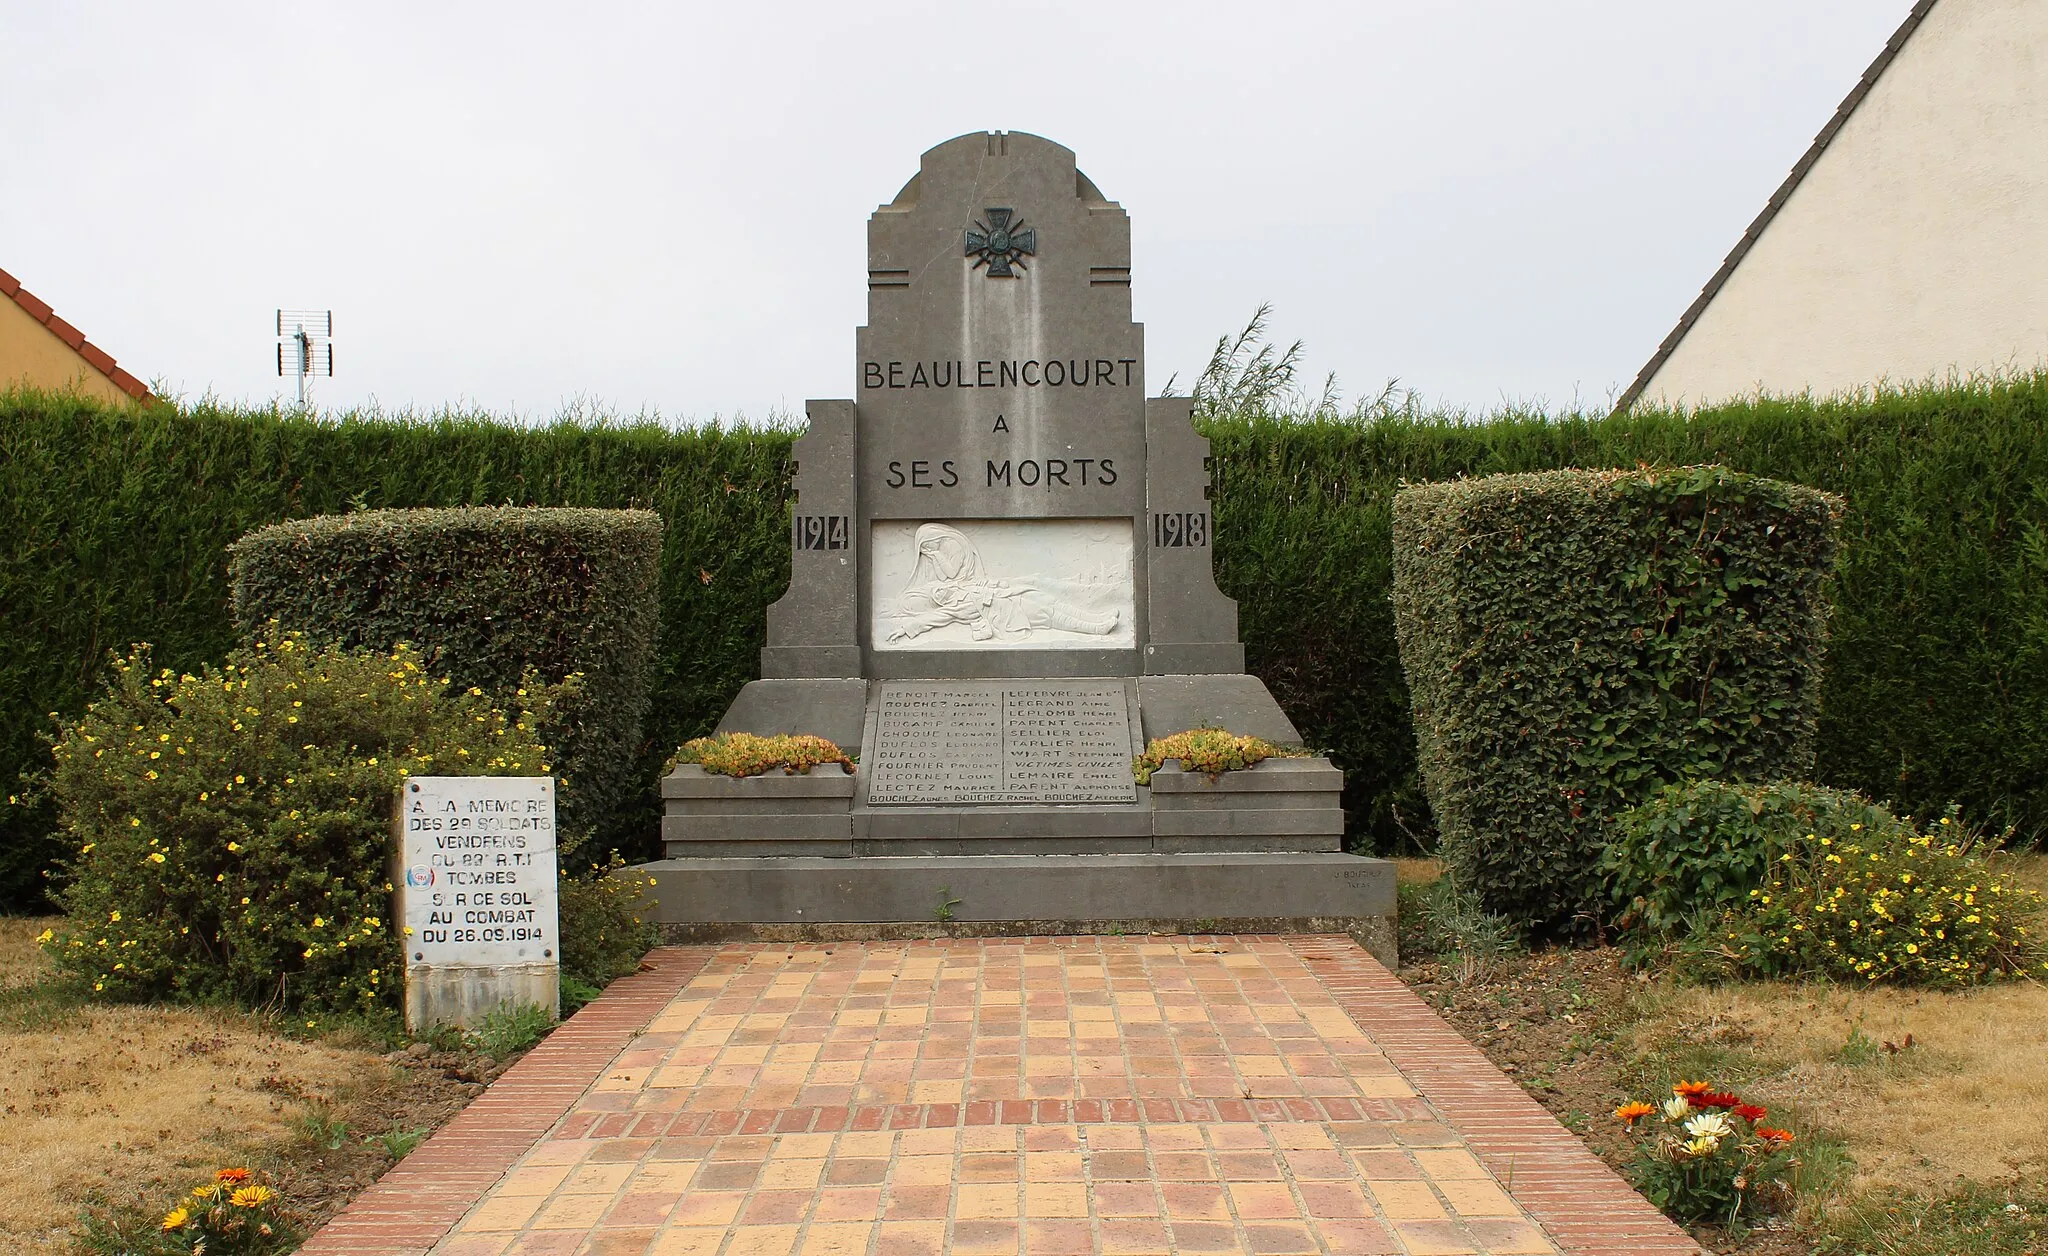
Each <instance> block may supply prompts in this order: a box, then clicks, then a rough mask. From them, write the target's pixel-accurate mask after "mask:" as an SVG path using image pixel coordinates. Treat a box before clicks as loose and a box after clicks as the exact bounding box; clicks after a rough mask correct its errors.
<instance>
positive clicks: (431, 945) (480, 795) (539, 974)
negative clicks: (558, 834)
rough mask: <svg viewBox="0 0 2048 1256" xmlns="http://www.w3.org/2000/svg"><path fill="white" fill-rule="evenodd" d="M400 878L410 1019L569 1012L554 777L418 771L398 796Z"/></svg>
mask: <svg viewBox="0 0 2048 1256" xmlns="http://www.w3.org/2000/svg"><path fill="white" fill-rule="evenodd" d="M392 825H393V827H394V828H395V829H396V830H397V832H396V834H395V836H396V838H397V841H396V842H395V843H394V844H393V852H392V862H393V864H394V865H395V866H394V867H393V868H392V870H391V883H392V885H393V886H394V887H395V892H396V897H397V899H398V902H397V911H396V912H395V915H396V916H397V918H398V920H399V922H400V923H401V924H402V925H403V926H404V928H405V1025H406V1028H407V1029H409V1030H411V1031H413V1032H414V1033H424V1032H426V1031H427V1030H428V1029H431V1028H433V1027H434V1026H437V1025H457V1026H460V1027H462V1028H465V1029H472V1028H475V1027H476V1026H478V1025H480V1024H482V1023H483V1019H484V1017H485V1016H486V1015H488V1014H489V1013H490V1012H492V1011H495V1010H498V1009H500V1008H505V1007H511V1006H517V1005H522V1004H534V1005H538V1006H540V1007H543V1008H546V1009H547V1011H548V1014H549V1015H555V1014H557V1013H559V1012H560V1010H561V980H562V955H561V938H560V932H559V927H558V926H559V914H560V913H559V908H560V903H559V898H558V894H557V883H556V868H555V781H554V778H553V777H550V776H415V777H413V778H412V779H410V780H408V781H407V782H406V783H405V786H404V788H402V789H400V790H399V792H398V806H397V808H396V810H395V811H394V812H393V815H392Z"/></svg>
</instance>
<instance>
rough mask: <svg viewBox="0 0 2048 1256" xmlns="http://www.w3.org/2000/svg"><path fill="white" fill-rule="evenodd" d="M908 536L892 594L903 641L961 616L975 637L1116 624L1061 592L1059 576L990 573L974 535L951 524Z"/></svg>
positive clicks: (1111, 628) (1103, 631) (1096, 631)
mask: <svg viewBox="0 0 2048 1256" xmlns="http://www.w3.org/2000/svg"><path fill="white" fill-rule="evenodd" d="M915 544H916V547H917V553H916V558H915V560H914V561H913V562H912V565H911V568H910V579H909V581H908V582H907V583H906V584H905V585H904V589H903V593H902V595H901V596H900V597H898V598H897V599H896V617H895V626H894V627H893V628H892V629H891V630H890V633H889V640H891V641H906V640H909V639H910V638H911V637H916V636H922V635H923V634H925V633H927V632H930V631H932V630H933V629H935V628H945V627H947V626H949V625H952V624H965V625H966V626H967V631H968V633H969V635H971V636H972V637H973V638H974V639H975V640H976V641H991V640H995V639H997V638H1001V639H1003V640H1006V641H1008V640H1016V639H1018V638H1020V637H1027V636H1029V635H1030V634H1031V632H1032V630H1033V629H1037V628H1057V629H1060V630H1061V631H1064V632H1078V633H1085V634H1087V635H1089V636H1097V637H1100V636H1107V635H1108V634H1110V633H1113V632H1115V631H1116V628H1117V618H1118V616H1117V612H1116V611H1114V610H1112V611H1110V612H1109V613H1108V614H1107V615H1091V614H1089V613H1088V612H1087V611H1085V610H1083V609H1080V608H1079V607H1077V606H1075V605H1073V604H1071V603H1069V602H1067V601H1064V600H1062V599H1061V597H1060V596H1059V586H1061V585H1063V584H1066V583H1068V582H1066V581H1062V580H1057V579H1048V578H1046V577H1042V576H1025V577H1021V578H1019V579H1016V580H997V579H994V578H992V577H991V576H990V575H989V574H988V570H987V568H985V567H984V566H983V565H982V561H981V554H980V552H979V551H978V550H976V549H975V548H974V542H972V541H970V540H968V539H967V537H966V535H965V534H964V533H962V532H961V531H960V530H959V529H958V528H952V527H948V526H947V525H945V524H943V523H927V524H923V525H921V526H920V527H919V528H918V530H917V535H916V537H915Z"/></svg>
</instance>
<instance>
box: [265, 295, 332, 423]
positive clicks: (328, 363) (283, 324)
mask: <svg viewBox="0 0 2048 1256" xmlns="http://www.w3.org/2000/svg"><path fill="white" fill-rule="evenodd" d="M277 373H278V375H279V376H280V377H282V376H286V375H289V376H291V377H292V378H293V379H296V380H297V381H298V383H299V406H300V408H301V409H303V408H304V407H305V405H306V380H307V379H308V378H309V377H311V376H314V375H325V376H327V377H328V378H329V379H332V378H334V311H333V310H279V311H278V312H277Z"/></svg>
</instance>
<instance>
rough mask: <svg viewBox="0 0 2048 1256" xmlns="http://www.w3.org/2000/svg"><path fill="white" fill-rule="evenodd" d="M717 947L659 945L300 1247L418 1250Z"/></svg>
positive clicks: (412, 1255)
mask: <svg viewBox="0 0 2048 1256" xmlns="http://www.w3.org/2000/svg"><path fill="white" fill-rule="evenodd" d="M716 953H717V948H715V947H697V946H688V947H663V948H661V949H660V950H657V951H654V952H652V953H650V954H649V955H648V956H647V959H646V961H645V963H644V964H643V966H642V970H641V971H640V972H637V973H634V974H633V975H632V976H629V977H622V978H620V979H619V980H618V981H615V982H613V983H612V984H611V985H610V986H609V987H607V988H606V990H605V992H604V994H603V995H602V996H600V997H599V998H598V999H597V1000H596V1001H595V1002H593V1003H591V1004H589V1005H587V1006H586V1007H584V1008H583V1009H582V1010H581V1011H579V1012H577V1013H576V1014H575V1015H574V1016H571V1017H570V1018H569V1019H568V1020H567V1021H565V1022H563V1023H562V1026H561V1028H559V1029H557V1030H555V1032H554V1033H552V1034H549V1035H548V1036H547V1038H546V1040H544V1041H543V1042H542V1043H541V1044H540V1045H539V1046H537V1047H535V1048H534V1049H533V1050H532V1051H529V1052H528V1053H527V1054H526V1055H525V1056H524V1057H523V1058H522V1059H521V1060H520V1061H519V1062H518V1063H517V1064H515V1065H513V1066H512V1067H511V1068H509V1069H507V1070H506V1071H505V1073H504V1075H503V1076H501V1077H499V1078H498V1080H497V1081H496V1082H494V1083H493V1084H492V1085H491V1087H490V1089H488V1090H486V1091H484V1093H482V1094H481V1095H478V1096H477V1097H476V1099H475V1100H474V1101H473V1102H471V1103H470V1105H469V1106H468V1107H466V1108H464V1109H463V1110H462V1111H461V1112H459V1113H457V1114H456V1116H455V1119H454V1120H452V1121H450V1122H448V1124H446V1125H444V1126H442V1127H441V1128H440V1130H438V1131H437V1132H436V1133H435V1134H434V1136H433V1137H432V1138H429V1139H428V1140H427V1141H426V1142H425V1143H422V1144H421V1145H420V1146H419V1148H418V1149H417V1150H415V1151H414V1152H413V1153H412V1154H411V1155H409V1156H407V1157H406V1158H405V1159H404V1160H401V1161H400V1162H399V1163H398V1164H397V1165H395V1166H393V1168H392V1169H391V1171H390V1172H389V1173H386V1174H385V1175H384V1176H383V1177H381V1178H379V1179H378V1180H377V1182H376V1184H375V1185H374V1186H372V1187H370V1189H369V1190H366V1191H364V1192H363V1193H362V1194H361V1195H358V1196H356V1198H355V1200H354V1201H353V1202H351V1203H350V1204H349V1205H348V1207H346V1208H344V1209H342V1210H341V1211H340V1212H339V1213H337V1214H335V1216H334V1217H333V1218H332V1219H331V1220H329V1221H328V1223H327V1224H326V1225H325V1226H322V1227H321V1228H320V1230H319V1232H318V1233H316V1234H314V1235H313V1237H312V1238H311V1239H309V1240H307V1242H306V1245H305V1246H304V1247H301V1248H300V1249H299V1251H300V1253H301V1254H302V1256H424V1253H426V1252H427V1251H428V1250H429V1249H430V1248H432V1247H433V1246H434V1244H436V1243H438V1242H440V1241H441V1239H442V1238H443V1237H444V1236H446V1235H447V1233H448V1231H449V1230H451V1229H453V1228H454V1226H455V1223H456V1222H458V1221H460V1220H462V1218H463V1215H464V1214H465V1213H467V1212H468V1211H469V1210H470V1208H471V1207H472V1206H474V1205H475V1204H476V1201H477V1200H479V1199H482V1198H483V1196H484V1193H485V1192H486V1191H488V1190H490V1189H491V1187H492V1186H494V1185H496V1184H497V1181H498V1179H499V1178H500V1177H503V1176H504V1174H505V1171H506V1170H507V1169H509V1168H511V1167H512V1165H513V1164H514V1163H516V1162H517V1161H518V1159H519V1158H520V1157H521V1156H523V1155H525V1154H526V1152H527V1150H528V1149H529V1148H531V1147H532V1146H533V1145H534V1143H536V1142H538V1141H540V1139H542V1138H543V1137H545V1136H546V1135H547V1133H548V1131H549V1130H551V1129H553V1128H554V1126H555V1124H556V1123H557V1122H558V1121H560V1120H561V1119H562V1117H563V1115H564V1114H566V1113H567V1112H568V1111H569V1109H570V1108H571V1107H572V1106H574V1105H575V1103H576V1101H577V1100H578V1099H580V1098H582V1097H583V1093H584V1092H585V1091H586V1090H588V1089H590V1087H591V1085H592V1083H594V1082H596V1081H597V1079H598V1078H599V1077H600V1076H602V1075H603V1073H604V1071H605V1069H606V1068H607V1067H609V1066H610V1064H611V1062H612V1060H613V1059H614V1058H615V1057H616V1056H617V1055H618V1054H619V1052H620V1051H621V1050H623V1049H624V1048H625V1046H626V1044H627V1043H628V1042H630V1041H631V1040H632V1038H633V1036H634V1035H635V1034H637V1033H638V1032H639V1031H640V1030H641V1029H643V1028H645V1027H646V1025H647V1023H648V1022H649V1021H651V1020H653V1019H654V1018H655V1017H656V1016H658V1015H660V1013H661V1010H662V1009H663V1008H665V1007H667V1006H668V1004H669V1001H670V1000H671V999H673V998H674V997H675V996H676V994H677V992H678V991H680V990H682V988H683V987H684V986H686V985H688V984H689V983H690V981H691V980H692V979H693V978H695V977H696V976H697V975H698V974H699V973H701V972H703V971H704V967H705V965H706V964H708V963H709V962H710V961H711V957H712V956H713V955H715V954H716Z"/></svg>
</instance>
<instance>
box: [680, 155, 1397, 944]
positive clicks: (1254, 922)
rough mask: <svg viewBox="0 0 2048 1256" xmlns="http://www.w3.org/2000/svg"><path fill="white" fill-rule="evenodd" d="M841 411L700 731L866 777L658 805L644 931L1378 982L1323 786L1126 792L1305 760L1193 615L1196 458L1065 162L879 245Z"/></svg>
mask: <svg viewBox="0 0 2048 1256" xmlns="http://www.w3.org/2000/svg"><path fill="white" fill-rule="evenodd" d="M856 357H857V361H856V365H855V385H856V394H855V396H856V399H855V400H852V401H813V402H811V403H809V405H808V406H807V411H808V414H809V419H810V428H809V431H808V432H807V433H806V434H805V435H804V436H803V437H802V438H801V439H800V440H798V441H797V443H796V448H795V458H796V476H795V503H794V507H793V518H792V523H791V530H790V546H791V578H790V587H789V592H788V593H787V594H786V595H785V596H784V597H783V598H782V599H781V600H780V601H778V602H776V603H775V604H774V605H773V606H771V607H770V608H769V610H768V642H767V646H766V648H764V649H763V650H762V652H761V673H762V679H760V680H758V681H755V682H753V683H752V684H749V685H748V686H746V688H745V689H744V690H742V691H741V693H740V695H739V697H738V698H737V699H736V700H735V701H734V703H733V705H732V708H731V710H730V711H728V712H727V714H726V716H725V719H724V720H723V722H722V723H721V724H720V725H719V731H721V732H735V731H740V732H751V733H758V734H772V733H812V734H816V735H819V736H822V737H827V738H830V739H831V740H833V741H835V742H838V743H839V744H840V746H842V747H843V748H845V749H847V750H848V751H849V753H856V754H858V756H859V759H860V767H859V770H858V771H857V772H856V773H854V774H853V775H847V774H845V773H843V772H842V771H841V770H840V769H838V768H836V767H825V768H820V769H816V770H814V771H813V772H811V773H810V774H809V775H808V776H784V775H781V774H779V773H772V774H770V775H768V776H763V777H753V778H747V779H732V778H726V777H719V776H712V775H707V774H706V773H704V772H703V770H702V769H701V768H698V767H696V766H694V765H692V766H687V767H684V768H681V769H678V770H677V772H676V773H674V774H673V775H671V776H670V777H668V778H667V779H666V780H665V781H664V782H663V785H662V789H663V795H664V800H665V805H666V813H667V814H666V818H665V820H664V822H663V838H664V842H665V845H666V847H667V853H668V856H669V858H668V859H666V860H664V861H662V862H660V863H657V864H653V865H649V866H648V867H647V869H646V870H647V871H650V872H653V873H654V874H655V876H656V885H657V888H656V895H657V898H658V903H659V909H660V918H661V919H662V920H663V922H664V923H665V924H667V925H669V926H670V927H671V932H673V933H678V934H681V935H684V936H719V935H730V934H754V935H768V936H775V935H777V934H778V932H779V931H783V932H786V931H790V930H795V929H804V930H811V931H819V930H823V931H826V932H828V933H829V932H832V931H844V932H847V933H853V932H860V931H873V930H875V929H876V928H878V927H885V926H893V927H895V928H897V929H907V928H910V927H912V926H921V927H929V926H932V925H934V924H935V923H941V922H943V923H945V924H946V925H948V927H950V928H953V929H956V930H959V929H967V930H973V929H980V930H983V931H990V932H993V931H996V930H998V929H1003V930H1009V929H1029V930H1032V931H1040V932H1043V931H1055V930H1057V931H1077V930H1086V929H1104V928H1110V927H1123V928H1133V927H1154V926H1157V927H1179V926H1192V925H1194V924H1196V923H1198V922H1199V923H1200V924H1202V925H1204V926H1206V927H1207V928H1209V929H1214V930H1223V929H1232V928H1235V929H1259V930H1266V929H1272V928H1282V927H1284V928H1314V929H1320V930H1334V929H1344V930H1349V931H1352V932H1355V933H1358V934H1360V935H1361V936H1362V937H1364V938H1366V939H1367V940H1368V942H1369V943H1370V944H1371V945H1373V947H1374V949H1376V950H1378V951H1380V952H1381V953H1382V954H1385V955H1391V950H1392V929H1391V921H1392V916H1393V903H1394V888H1393V871H1392V868H1391V866H1390V865H1388V864H1386V863H1385V862H1384V861H1380V860H1373V859H1364V858H1359V857H1356V856H1350V855H1345V854H1343V853H1341V838H1342V833H1343V813H1342V811H1341V809H1340V808H1339V805H1338V792H1339V789H1340V786H1341V784H1342V776H1341V774H1340V773H1339V772H1338V771H1337V769H1336V768H1334V767H1332V766H1331V765H1330V763H1329V762H1328V761H1327V760H1325V759H1320V758H1303V759H1278V758H1276V759H1268V760H1266V761H1265V762H1264V763H1262V764H1260V765H1259V766H1258V767H1257V768H1255V769H1251V770H1248V771H1240V772H1232V773H1228V774H1226V775H1224V776H1223V777H1221V778H1220V779H1219V780H1217V781H1214V782H1211V781H1209V780H1208V779H1207V778H1206V777H1203V776H1200V775H1195V776H1192V777H1190V776H1188V775H1187V774H1184V773H1182V772H1180V771H1179V770H1178V768H1177V767H1168V768H1167V769H1165V770H1162V771H1160V772H1158V773H1157V774H1155V775H1154V776H1153V778H1152V781H1151V783H1150V785H1149V787H1140V786H1138V785H1137V784H1136V783H1135V780H1134V777H1133V774H1132V771H1131V760H1132V758H1133V757H1134V756H1135V755H1136V754H1138V753H1139V752H1141V751H1142V750H1143V748H1144V746H1145V743H1146V741H1147V740H1148V739H1149V738H1154V737H1161V736H1165V735H1168V734H1171V733H1176V732H1181V731H1183V730H1186V729H1191V728H1200V727H1213V728H1223V729H1227V730H1229V731H1231V732H1234V733H1248V734H1255V735H1257V736H1261V737H1265V738H1267V739H1269V740H1272V741H1275V742H1280V743H1283V744H1287V743H1292V744H1299V742H1300V735H1299V733H1297V732H1296V730H1295V728H1294V726H1293V725H1292V724H1291V723H1290V722H1289V721H1288V719H1287V717H1286V715H1285V714H1283V713H1282V712H1281V710H1280V708H1279V706H1278V705H1277V704H1276V703H1275V702H1274V700H1273V698H1272V695H1271V694H1270V693H1268V692H1267V690H1266V687H1265V685H1264V684H1263V683H1261V682H1260V681H1259V680H1258V679H1257V678H1256V677H1253V676H1250V675H1247V674H1245V670H1244V647H1243V645H1242V644H1240V643H1239V641H1238V637H1237V606H1236V603H1234V602H1233V601H1231V600H1230V599H1229V598H1226V597H1224V596H1223V595H1222V593H1220V592H1219V591H1218V590H1217V588H1216V583H1215V579H1214V575H1213V570H1212V564H1211V544H1212V542H1213V540H1214V537H1215V526H1216V521H1215V519H1214V517H1213V516H1212V514H1211V512H1210V503H1209V489H1210V474H1209V465H1208V442H1207V441H1206V440H1204V439H1203V438H1201V437H1200V436H1198V435H1196V433H1195V430H1194V427H1193V425H1192V423H1191V422H1190V414H1191V403H1190V402H1189V401H1188V400H1187V399H1185V398H1171V397H1168V398H1150V399H1148V398H1147V397H1146V395H1145V389H1146V374H1145V350H1144V333H1143V328H1141V327H1140V326H1139V325H1137V324H1136V323H1133V322H1132V321H1131V225H1130V219H1129V217H1128V216H1127V215H1126V214H1125V213H1124V211H1123V209H1122V208H1121V207H1120V206H1118V205H1117V204H1116V203H1115V202H1113V201H1110V200H1108V199H1107V198H1105V197H1104V196H1103V195H1102V193H1101V192H1100V191H1099V190H1097V188H1096V186H1095V185H1094V183H1092V182H1090V180H1089V179H1088V177H1087V176H1086V175H1084V174H1082V173H1081V172H1080V171H1079V170H1078V169H1077V168H1076V167H1075V164H1074V154H1073V153H1072V152H1070V151H1069V150H1067V149H1065V148H1063V147H1061V146H1060V145H1058V144H1055V143H1052V142H1051V141H1049V140H1045V139H1041V138H1039V137H1037V136H1033V135H1025V134H1021V133H1017V132H1010V133H992V134H975V135H965V136H961V137H960V138H958V139H954V140H950V141H948V142H946V143H944V144H941V145H939V146H938V147H936V148H934V149H932V150H931V151H929V152H927V153H925V154H924V158H923V162H922V164H921V166H920V168H919V170H918V173H917V174H916V176H915V177H913V178H912V179H911V180H910V182H909V183H907V184H905V185H904V187H903V190H902V191H901V192H899V193H897V195H896V197H895V199H894V200H892V201H890V202H889V203H888V204H886V205H883V206H882V207H881V208H880V209H878V210H877V211H876V212H875V214H874V216H873V217H872V218H871V219H870V220H869V224H868V325H867V326H866V327H863V328H861V329H860V330H859V331H858V333H857V336H856Z"/></svg>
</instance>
